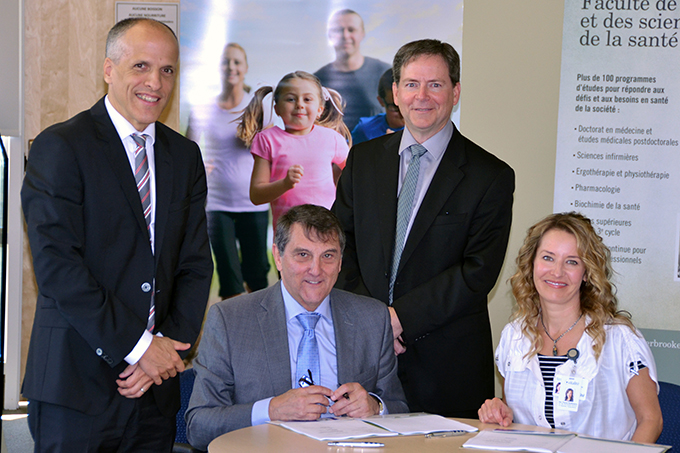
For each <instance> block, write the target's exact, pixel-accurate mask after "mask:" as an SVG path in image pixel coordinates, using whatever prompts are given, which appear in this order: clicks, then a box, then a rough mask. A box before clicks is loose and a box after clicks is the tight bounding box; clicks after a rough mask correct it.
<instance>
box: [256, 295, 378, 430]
mask: <svg viewBox="0 0 680 453" xmlns="http://www.w3.org/2000/svg"><path fill="white" fill-rule="evenodd" d="M281 294H282V295H283V303H284V306H285V309H286V329H287V330H288V356H289V358H290V370H291V371H290V379H291V388H297V387H298V380H299V379H300V376H296V375H295V372H296V369H297V356H298V353H297V350H298V345H299V344H300V339H301V338H302V334H303V333H304V331H305V329H304V328H303V327H302V324H300V321H298V320H297V318H296V316H297V315H299V314H300V313H303V312H306V311H307V310H306V309H305V308H304V307H303V306H302V305H300V304H299V303H298V302H297V301H296V300H295V299H294V298H293V296H291V295H290V293H289V292H288V290H287V289H286V286H285V285H284V284H283V282H281ZM314 312H315V313H318V314H319V315H320V319H319V322H317V323H316V327H315V328H314V331H315V335H316V341H317V344H318V345H319V368H320V371H319V372H320V373H321V376H320V377H318V376H312V378H313V379H314V385H321V386H323V387H327V388H329V389H331V390H335V389H337V388H338V387H340V386H341V385H342V384H345V382H338V359H337V353H336V348H335V329H334V328H333V313H332V311H331V300H330V295H328V296H326V298H325V299H324V300H323V301H322V302H321V304H320V305H319V306H318V307H317V308H316V310H314ZM369 395H371V396H374V397H375V398H377V399H378V400H380V402H381V403H382V399H381V398H380V397H379V396H378V395H375V394H373V393H371V392H369ZM271 400H272V398H265V399H263V400H260V401H256V402H255V403H254V404H253V409H252V411H251V415H250V421H251V423H252V425H253V426H255V425H261V424H263V423H267V422H268V421H270V419H269V402H270V401H271ZM330 403H331V405H332V404H333V402H332V401H331V402H330ZM382 407H383V412H381V413H380V415H384V414H387V413H388V412H387V407H386V406H385V405H384V403H383V405H382ZM323 416H324V415H322V417H323ZM329 416H331V417H332V416H333V415H332V414H329Z"/></svg>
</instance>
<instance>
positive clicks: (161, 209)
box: [154, 123, 172, 262]
mask: <svg viewBox="0 0 680 453" xmlns="http://www.w3.org/2000/svg"><path fill="white" fill-rule="evenodd" d="M154 160H155V166H156V221H155V228H154V233H155V237H154V243H155V245H154V247H155V250H156V254H155V255H156V262H158V256H159V255H160V251H161V250H162V245H163V238H164V236H165V225H166V223H167V220H168V209H169V207H170V198H171V196H172V160H171V159H170V152H169V143H168V138H167V137H166V136H165V134H164V133H163V130H162V128H161V127H160V126H159V124H158V123H156V141H155V143H154Z"/></svg>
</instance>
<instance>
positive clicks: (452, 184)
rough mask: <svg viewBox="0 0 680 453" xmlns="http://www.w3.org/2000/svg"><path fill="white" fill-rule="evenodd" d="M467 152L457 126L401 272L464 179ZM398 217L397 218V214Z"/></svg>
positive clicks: (408, 244)
mask: <svg viewBox="0 0 680 453" xmlns="http://www.w3.org/2000/svg"><path fill="white" fill-rule="evenodd" d="M465 161H466V157H465V149H464V147H463V140H462V135H460V132H458V129H456V128H455V126H454V131H453V135H452V136H451V140H450V141H449V145H448V146H447V148H446V151H445V152H444V155H443V156H442V160H441V162H440V163H439V167H438V168H437V171H436V172H435V174H434V177H433V178H432V182H431V183H430V186H429V187H428V189H427V192H426V193H425V198H423V202H422V203H421V205H420V209H418V212H417V213H416V218H415V220H414V221H413V226H412V227H411V231H410V232H409V235H408V237H407V238H406V244H405V245H404V251H403V252H402V254H401V260H400V262H399V270H401V269H403V267H404V264H405V263H406V262H407V261H408V259H409V257H410V256H411V254H412V253H413V252H414V251H415V250H416V249H417V248H418V243H419V242H420V241H421V239H422V238H423V236H425V234H426V233H427V231H428V230H429V229H430V227H431V226H432V223H433V222H434V220H435V218H436V217H437V215H438V214H439V212H440V211H441V210H442V208H443V207H444V204H445V203H446V201H447V200H448V199H449V197H450V196H451V193H452V192H453V191H454V190H455V188H456V186H458V184H459V183H460V181H461V180H462V179H463V176H464V175H463V172H462V171H461V169H460V167H461V166H462V165H463V164H464V163H465ZM395 216H396V214H395Z"/></svg>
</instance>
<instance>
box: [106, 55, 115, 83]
mask: <svg viewBox="0 0 680 453" xmlns="http://www.w3.org/2000/svg"><path fill="white" fill-rule="evenodd" d="M112 71H113V61H111V59H110V58H108V57H107V58H106V59H105V60H104V82H106V83H111V72H112Z"/></svg>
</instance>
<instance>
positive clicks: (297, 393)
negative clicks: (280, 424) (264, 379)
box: [269, 385, 331, 420]
mask: <svg viewBox="0 0 680 453" xmlns="http://www.w3.org/2000/svg"><path fill="white" fill-rule="evenodd" d="M330 395H331V389H329V388H326V387H322V386H320V385H311V386H309V387H305V388H297V389H292V390H288V391H287V392H286V393H284V394H282V395H279V396H276V397H274V398H272V399H271V401H270V402H269V419H270V420H316V419H318V418H319V417H320V416H321V414H325V413H326V411H327V409H328V405H329V404H330V403H329V402H328V398H329V397H330Z"/></svg>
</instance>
